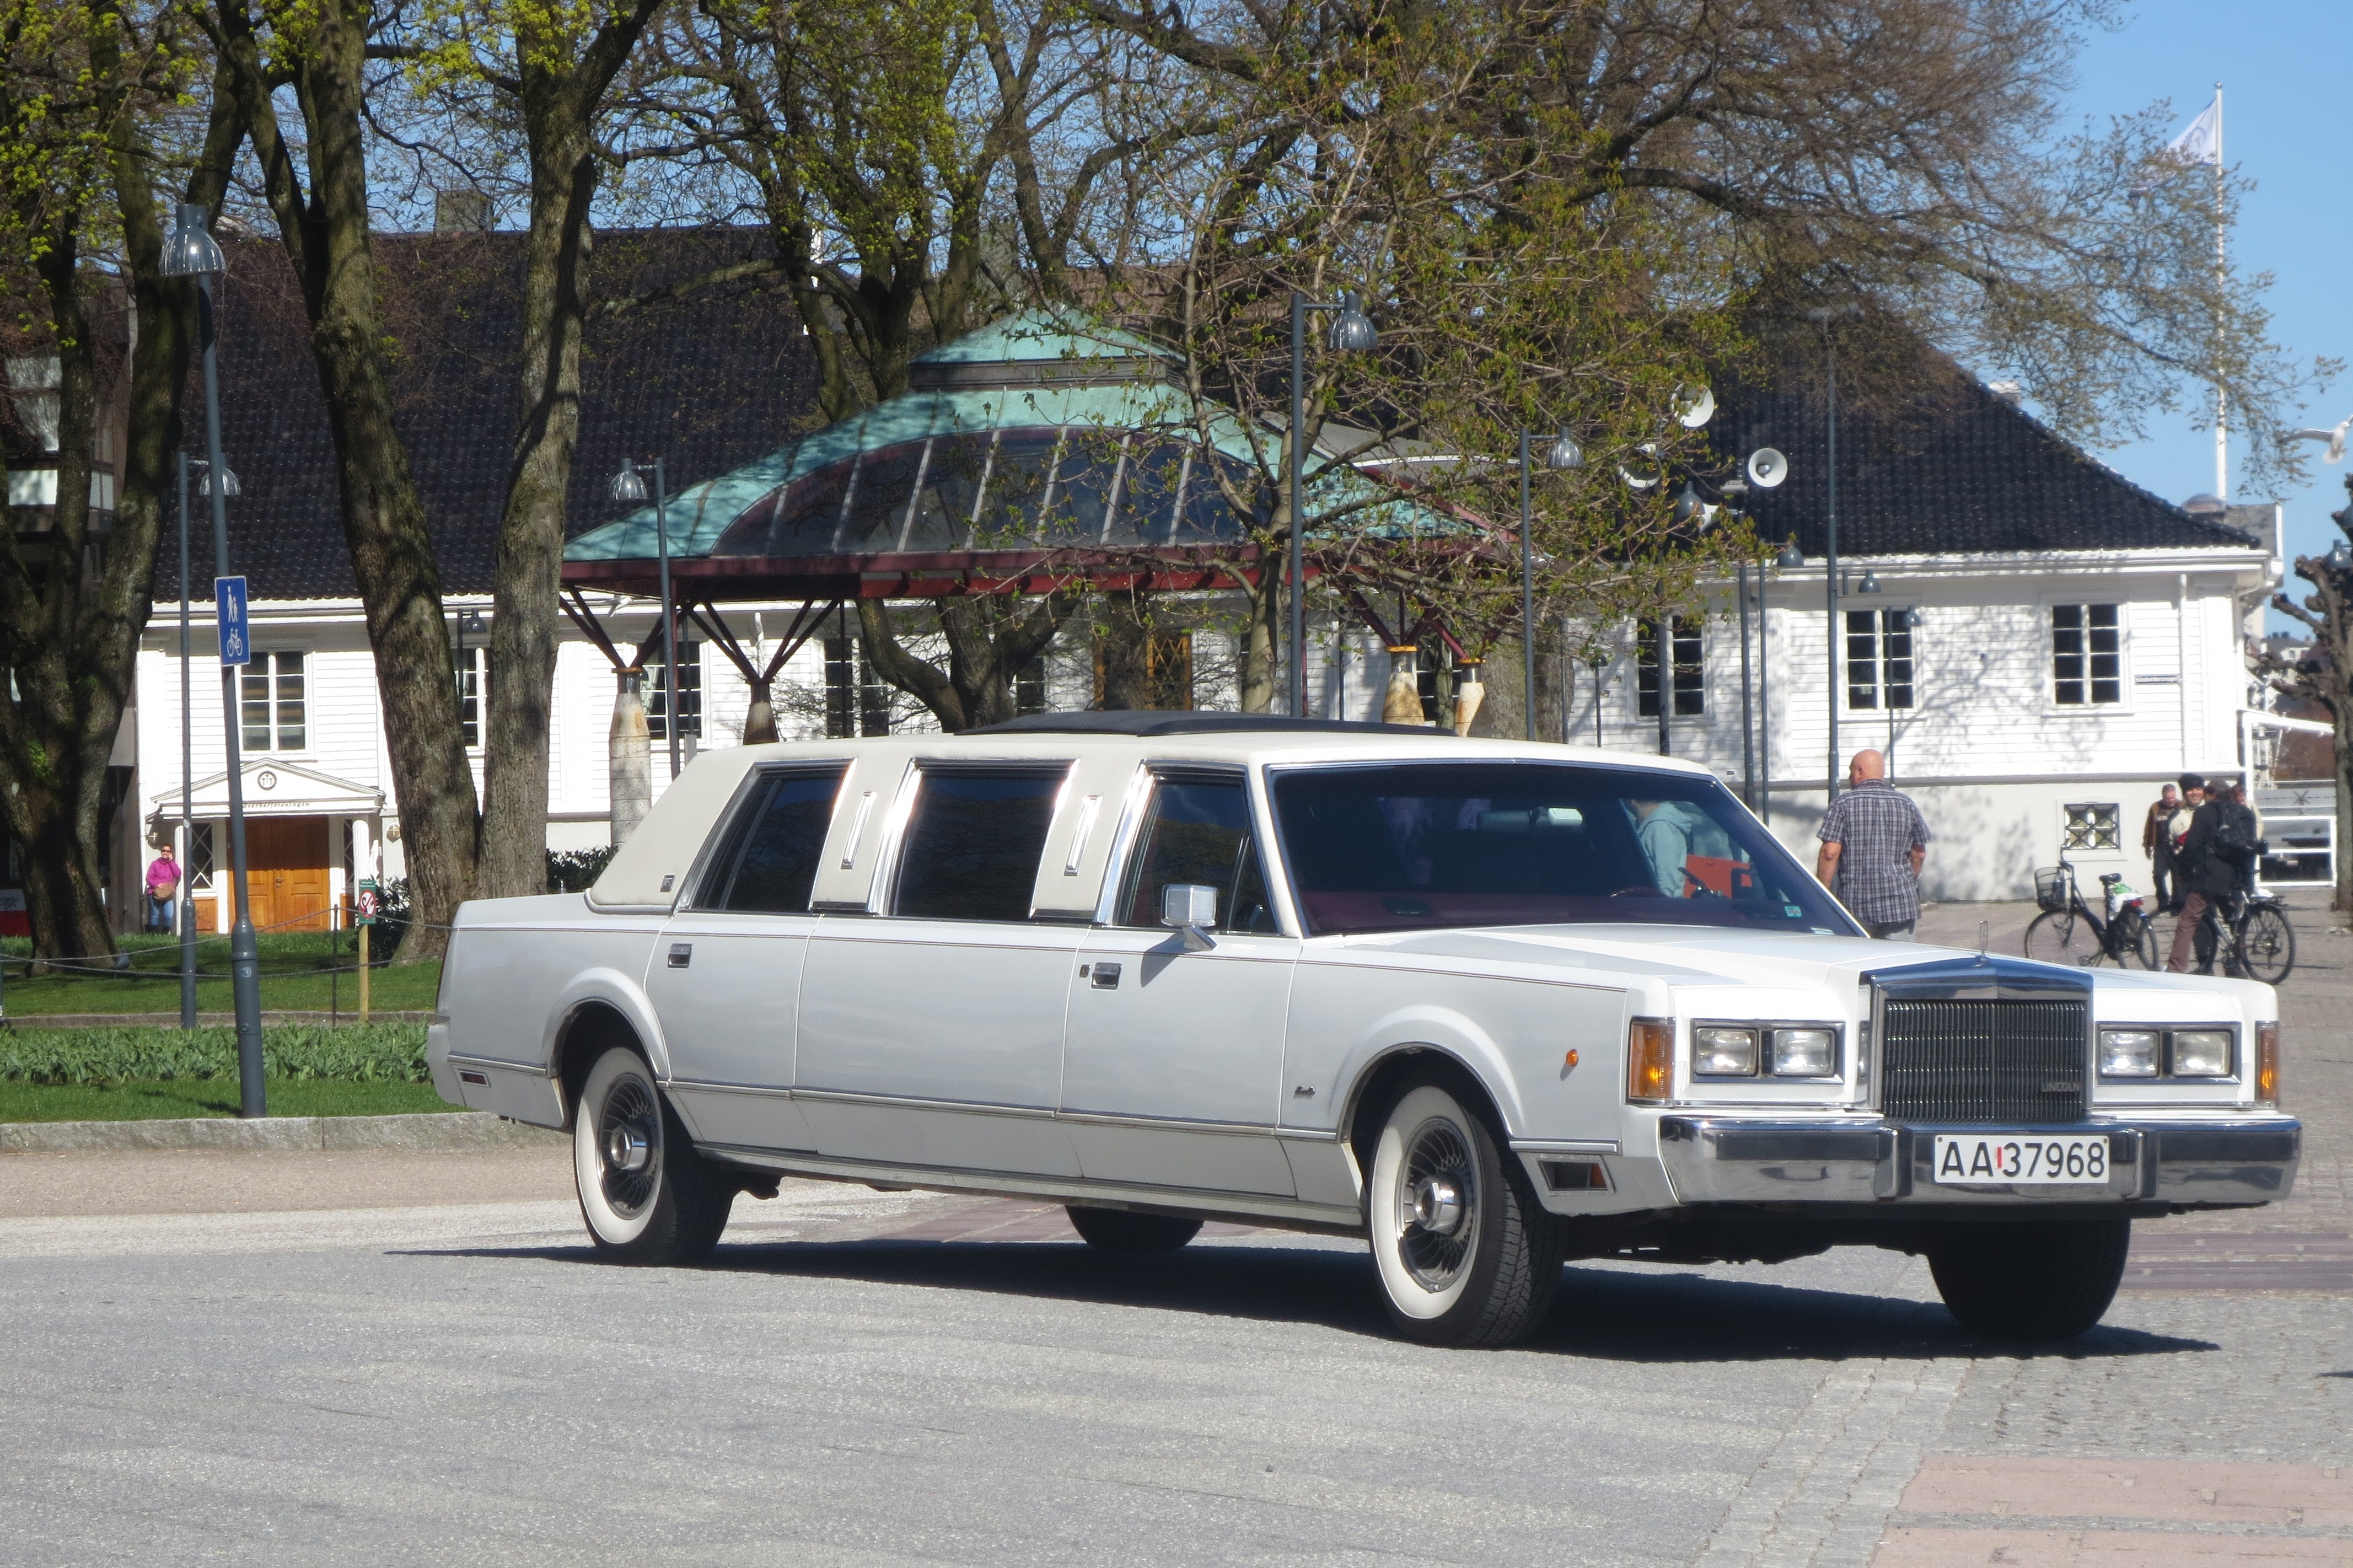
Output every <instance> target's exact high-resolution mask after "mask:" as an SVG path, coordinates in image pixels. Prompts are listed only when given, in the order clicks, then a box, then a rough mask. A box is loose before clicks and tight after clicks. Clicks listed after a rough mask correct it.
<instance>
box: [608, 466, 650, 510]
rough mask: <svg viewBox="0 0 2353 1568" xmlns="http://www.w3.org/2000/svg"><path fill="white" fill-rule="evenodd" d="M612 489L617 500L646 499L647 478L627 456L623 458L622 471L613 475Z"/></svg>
mask: <svg viewBox="0 0 2353 1568" xmlns="http://www.w3.org/2000/svg"><path fill="white" fill-rule="evenodd" d="M612 490H613V499H614V500H645V499H646V479H645V476H644V475H643V474H640V473H639V472H638V465H637V464H636V463H634V462H632V461H630V460H629V459H628V458H622V459H621V471H620V472H619V473H617V474H615V475H614V476H613V485H612Z"/></svg>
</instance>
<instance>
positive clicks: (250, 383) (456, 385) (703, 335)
mask: <svg viewBox="0 0 2353 1568" xmlns="http://www.w3.org/2000/svg"><path fill="white" fill-rule="evenodd" d="M522 238H523V237H522V235H521V234H514V233H498V234H451V235H380V236H378V237H376V240H375V254H376V258H377V259H378V261H379V263H380V264H381V266H382V269H383V272H384V274H385V313H386V315H387V318H388V320H389V324H390V327H391V330H392V332H393V335H394V336H395V338H396V340H397V341H398V343H399V355H398V359H397V361H396V363H395V365H394V367H393V395H394V399H395V404H396V413H395V420H396V424H397V426H398V427H399V430H400V434H401V438H402V440H403V442H404V443H405V444H406V447H407V448H408V460H409V465H410V468H411V471H412V472H413V473H414V475H415V477H416V480H417V489H418V492H419V494H420V496H421V497H422V499H423V501H424V504H425V511H426V516H427V520H428V521H429V523H430V526H431V528H432V531H433V542H434V549H435V552H436V554H437V556H438V559H439V562H440V565H441V585H442V588H443V591H444V592H448V593H487V592H489V590H490V586H491V555H492V552H493V550H494V548H495V544H496V538H497V532H498V523H499V512H500V509H501V506H502V505H503V504H504V501H505V498H506V486H507V475H508V470H509V468H510V466H511V465H512V461H513V444H514V432H515V426H516V421H517V417H518V410H517V403H516V399H517V392H516V383H515V374H516V368H515V367H516V363H517V361H518V359H519V357H520V355H521V352H522V327H521V321H520V314H521V290H522ZM767 246H768V241H767V238H766V237H765V233H763V232H762V231H758V230H752V229H722V230H675V229H674V230H625V231H617V232H609V233H604V234H600V235H598V236H597V239H596V261H595V279H594V281H595V284H596V288H597V289H599V290H600V291H602V292H606V293H610V294H614V295H618V296H623V297H634V296H637V295H640V294H642V293H644V292H646V291H648V290H649V289H656V288H659V287H661V286H662V285H665V284H668V283H670V282H673V281H676V280H678V279H685V278H691V277H695V276H699V275H701V274H702V273H704V272H706V271H709V270H711V269H712V268H718V267H722V266H725V265H728V264H730V263H733V262H735V261H739V260H743V259H745V258H752V257H756V256H759V255H762V254H765V251H766V249H767ZM226 248H227V251H228V256H229V267H228V275H227V282H226V285H225V287H224V289H223V291H222V299H221V323H220V345H221V346H220V378H221V444H222V449H223V451H224V453H225V454H226V456H227V460H228V465H229V468H231V469H232V470H233V471H234V472H235V473H236V474H237V480H238V483H239V485H240V487H241V489H242V493H241V494H240V495H238V496H237V497H236V498H235V499H233V500H231V501H230V502H229V506H228V521H229V553H230V565H231V568H232V570H235V571H238V572H242V573H244V574H246V575H247V576H248V577H249V578H250V579H251V580H252V584H253V587H252V592H253V595H254V596H255V597H256V598H278V599H290V598H292V599H302V598H341V597H349V596H352V595H355V594H356V593H357V592H358V586H357V584H355V583H354V582H353V576H352V568H351V557H350V554H349V552H348V551H347V550H346V548H345V546H344V542H343V513H342V508H341V501H340V500H339V490H338V482H337V476H336V469H335V454H334V446H333V443H332V439H331V437H330V435H329V431H328V425H327V411H326V405H325V404H324V402H323V400H322V397H321V395H320V392H319V381H318V374H317V372H316V370H315V369H314V368H313V364H312V361H311V353H310V347H309V337H308V328H307V326H306V324H305V321H304V319H303V313H302V306H301V294H300V292H299V290H298V289H297V288H296V286H295V281H294V277H293V272H292V270H291V268H290V267H289V266H288V265H287V262H286V259H285V255H284V252H283V251H282V250H281V249H280V247H279V246H278V245H277V243H276V242H275V241H274V240H248V241H244V242H241V243H233V244H230V245H229V246H227V247H226ZM763 281H768V282H772V281H773V279H769V280H763ZM581 360H582V363H581V378H582V383H583V387H582V402H581V419H580V447H579V452H578V456H577V458H576V460H575V464H574V468H573V473H572V485H571V491H570V496H569V516H568V517H567V519H566V532H567V533H576V532H579V531H584V530H586V529H588V528H593V527H595V526H596V525H597V524H599V523H602V522H604V521H607V520H608V519H609V518H611V517H612V516H613V515H614V513H615V512H616V511H617V510H621V509H619V508H617V507H616V506H615V504H614V503H613V501H612V500H610V499H608V496H607V489H606V487H607V484H608V483H609V481H610V480H611V478H612V475H613V471H614V470H615V469H616V468H618V467H619V466H620V461H621V458H622V456H623V454H624V453H627V454H628V455H631V456H634V457H637V458H640V459H650V458H653V457H654V456H656V455H657V454H659V456H661V457H662V458H664V459H665V462H666V466H667V468H668V471H669V474H670V486H671V488H672V489H673V490H676V489H681V488H683V487H684V486H686V485H687V484H690V483H691V482H693V481H694V480H697V479H707V478H709V477H710V476H712V475H713V474H717V473H723V472H725V471H726V470H728V469H730V468H735V467H736V466H738V465H740V464H743V463H745V462H748V461H750V460H751V459H752V458H755V457H757V456H759V455H760V454H762V453H764V452H768V451H772V450H774V449H775V448H776V447H778V446H780V445H782V444H783V443H784V442H785V441H786V439H787V438H788V437H790V436H791V435H792V434H793V432H794V430H795V429H796V427H797V425H798V423H799V422H800V421H802V420H803V418H804V416H807V413H808V412H809V410H810V409H811V407H812V406H813V403H814V395H815V389H816V371H815V366H814V363H813V360H812V358H811V356H810V354H809V353H808V350H807V339H806V338H804V337H803V336H802V335H801V331H800V323H799V320H798V318H797V316H796V315H795V314H794V312H793V309H792V306H791V304H790V302H789V300H788V299H787V297H786V295H785V294H784V293H783V292H782V291H781V290H779V289H770V288H766V287H762V286H761V285H760V284H759V283H753V284H743V283H738V284H733V285H726V286H722V287H719V288H716V289H706V290H702V291H700V292H698V293H696V294H694V295H692V296H691V297H690V298H688V299H686V300H675V301H666V302H662V303H658V304H652V305H648V306H644V307H642V308H640V309H638V310H629V311H625V312H623V313H621V314H619V315H618V316H615V317H610V318H607V319H605V320H602V321H595V322H592V323H591V324H590V326H589V328H588V331H587V336H586V346H585V349H584V352H583V353H582V356H581ZM189 382H190V388H189V396H188V399H187V402H186V405H185V409H186V420H185V426H186V430H187V445H188V450H189V451H190V453H191V454H192V455H195V456H199V457H200V456H202V455H203V451H204V402H203V391H202V382H201V381H200V380H199V379H198V378H197V377H196V376H195V375H193V374H192V375H191V376H190V378H189ZM193 517H194V520H195V523H196V527H197V539H196V542H195V558H196V561H197V563H198V569H197V571H196V572H195V578H196V581H197V584H198V592H199V593H202V592H204V591H205V589H204V587H203V583H204V580H205V579H206V577H207V576H208V575H209V572H208V571H207V570H206V563H208V562H209V560H210V557H211V552H210V548H209V546H208V545H207V544H206V542H205V528H204V521H203V519H204V514H203V512H202V510H196V511H195V512H194V513H193ZM172 552H173V547H172V546H171V545H169V544H168V543H167V544H166V546H165V556H166V559H165V561H164V563H163V564H162V567H161V570H159V572H158V573H157V582H156V587H157V592H158V593H159V595H161V594H171V593H174V590H175V588H176V584H174V583H173V582H172V581H171V579H172V578H173V577H174V575H175V574H174V571H173V568H172V565H171V563H170V556H171V554H172Z"/></svg>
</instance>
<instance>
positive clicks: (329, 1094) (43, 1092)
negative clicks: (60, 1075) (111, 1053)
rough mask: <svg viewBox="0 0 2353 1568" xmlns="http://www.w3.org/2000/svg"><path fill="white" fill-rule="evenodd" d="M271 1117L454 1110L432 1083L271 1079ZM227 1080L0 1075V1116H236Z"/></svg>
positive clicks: (231, 1082)
mask: <svg viewBox="0 0 2353 1568" xmlns="http://www.w3.org/2000/svg"><path fill="white" fill-rule="evenodd" d="M267 1093H268V1095H269V1114H270V1115H272V1116H404V1115H406V1116H414V1115H417V1114H420V1113H427V1114H429V1113H433V1112H439V1111H455V1110H463V1109H464V1108H463V1107H462V1106H456V1105H451V1104H450V1103H449V1102H448V1101H447V1100H443V1099H442V1098H441V1097H440V1096H439V1095H438V1094H436V1093H435V1092H434V1091H433V1086H432V1085H431V1084H425V1083H395V1082H391V1081H387V1080H379V1081H377V1082H375V1083H353V1082H350V1081H348V1080H345V1079H332V1078H303V1079H289V1078H278V1079H269V1085H268V1089H267ZM239 1100H240V1090H239V1087H238V1085H237V1079H233V1078H175V1079H121V1080H120V1081H116V1082H109V1083H24V1082H20V1081H16V1080H11V1079H0V1121H157V1120H162V1119H166V1118H179V1117H228V1116H235V1115H236V1114H237V1110H238V1104H239Z"/></svg>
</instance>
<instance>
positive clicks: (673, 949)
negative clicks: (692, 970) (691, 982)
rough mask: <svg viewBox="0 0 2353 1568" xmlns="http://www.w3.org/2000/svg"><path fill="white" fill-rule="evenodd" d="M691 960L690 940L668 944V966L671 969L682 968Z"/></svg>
mask: <svg viewBox="0 0 2353 1568" xmlns="http://www.w3.org/2000/svg"><path fill="white" fill-rule="evenodd" d="M693 962H694V944H693V943H692V942H671V943H670V967H671V968H672V969H684V968H685V967H686V966H687V965H688V964H690V963H693Z"/></svg>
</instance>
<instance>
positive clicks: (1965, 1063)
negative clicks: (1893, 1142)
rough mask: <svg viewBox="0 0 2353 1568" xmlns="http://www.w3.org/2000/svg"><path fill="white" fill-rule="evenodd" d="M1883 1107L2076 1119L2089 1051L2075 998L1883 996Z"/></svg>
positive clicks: (1910, 1113) (1923, 1117)
mask: <svg viewBox="0 0 2353 1568" xmlns="http://www.w3.org/2000/svg"><path fill="white" fill-rule="evenodd" d="M1880 1009H1881V1010H1880V1030H1881V1034H1880V1040H1881V1044H1880V1067H1881V1078H1880V1109H1881V1110H1883V1112H1885V1113H1886V1114H1887V1115H1888V1116H1890V1117H1894V1118H1897V1119H1899V1120H1903V1121H1978V1122H2007V1123H2010V1124H2011V1125H2014V1126H2034V1125H2037V1124H2042V1123H2050V1122H2070V1121H2082V1120H2083V1117H2084V1067H2085V1058H2086V1056H2087V1054H2088V1048H2087V1039H2086V1035H2085V1025H2086V1015H2085V1005H2084V1003H2082V1002H2061V1001H2011V1000H2008V999H2002V1000H1992V999H1987V1000H1977V999H1966V1000H1941V999H1940V1000H1927V999H1918V998H1909V997H1896V996H1889V997H1886V998H1885V999H1883V1001H1882V1002H1881V1004H1880Z"/></svg>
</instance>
